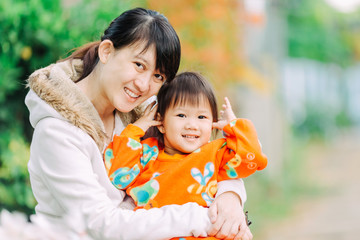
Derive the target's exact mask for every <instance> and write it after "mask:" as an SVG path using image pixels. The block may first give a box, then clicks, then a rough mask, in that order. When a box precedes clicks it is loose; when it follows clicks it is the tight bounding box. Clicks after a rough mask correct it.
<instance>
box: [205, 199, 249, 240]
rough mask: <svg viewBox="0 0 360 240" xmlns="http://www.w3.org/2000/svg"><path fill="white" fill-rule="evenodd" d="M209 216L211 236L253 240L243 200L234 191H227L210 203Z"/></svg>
mask: <svg viewBox="0 0 360 240" xmlns="http://www.w3.org/2000/svg"><path fill="white" fill-rule="evenodd" d="M209 216H210V220H211V222H212V224H213V225H212V228H211V229H210V230H209V232H208V234H209V236H214V237H216V238H219V239H236V240H251V239H252V238H253V236H252V234H251V232H250V229H249V227H248V226H247V223H246V218H245V214H244V210H243V208H242V206H241V200H240V198H239V197H238V195H237V194H235V193H233V192H225V193H223V194H221V195H220V196H218V197H217V198H216V199H215V200H214V202H213V203H212V204H211V205H210V208H209Z"/></svg>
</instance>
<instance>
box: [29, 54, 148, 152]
mask: <svg viewBox="0 0 360 240" xmlns="http://www.w3.org/2000/svg"><path fill="white" fill-rule="evenodd" d="M82 70H83V64H82V61H81V60H78V59H76V60H72V61H70V60H68V61H63V62H58V63H56V64H52V65H50V66H48V67H45V68H42V69H39V70H37V71H35V72H34V73H33V74H31V75H30V77H29V79H28V87H30V88H31V89H32V90H33V91H34V92H35V93H36V94H37V95H38V96H39V97H40V98H41V99H42V100H44V101H45V102H46V103H47V104H49V105H50V106H51V107H52V108H54V109H55V110H56V111H57V112H58V113H60V115H61V116H62V117H64V118H65V119H67V120H68V121H69V122H70V123H71V124H73V125H75V126H76V127H79V128H80V129H82V130H83V131H85V132H86V133H87V134H89V135H90V136H91V137H92V138H93V139H94V141H95V142H96V144H97V146H98V147H99V149H100V151H102V149H103V147H104V144H105V137H106V135H105V132H104V125H103V122H102V121H101V119H100V116H99V114H98V112H97V111H96V109H95V107H94V105H93V104H92V103H91V102H90V100H89V99H88V98H87V96H86V95H85V94H84V93H83V92H82V91H81V90H80V88H79V87H77V86H76V84H75V83H74V81H76V80H77V79H78V78H79V77H80V75H81V73H82ZM117 113H118V114H119V116H120V118H121V120H122V122H123V124H124V125H125V126H126V125H128V124H129V123H132V122H134V121H135V120H136V119H137V118H138V117H139V116H140V114H141V113H142V108H141V107H137V108H135V109H134V110H132V111H131V112H129V113H121V112H117Z"/></svg>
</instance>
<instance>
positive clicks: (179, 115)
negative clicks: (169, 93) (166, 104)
mask: <svg viewBox="0 0 360 240" xmlns="http://www.w3.org/2000/svg"><path fill="white" fill-rule="evenodd" d="M176 116H178V117H181V118H184V117H185V114H182V113H180V114H178V115H176Z"/></svg>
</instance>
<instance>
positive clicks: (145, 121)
mask: <svg viewBox="0 0 360 240" xmlns="http://www.w3.org/2000/svg"><path fill="white" fill-rule="evenodd" d="M156 110H157V103H156V101H154V102H152V103H150V104H149V105H148V106H147V107H146V109H145V111H144V115H142V117H141V118H139V119H138V120H137V121H136V122H134V123H133V124H134V125H135V126H138V127H139V128H141V129H142V130H143V131H144V132H146V131H147V130H148V129H149V128H150V127H152V126H159V125H161V124H162V122H161V121H157V120H155V114H156Z"/></svg>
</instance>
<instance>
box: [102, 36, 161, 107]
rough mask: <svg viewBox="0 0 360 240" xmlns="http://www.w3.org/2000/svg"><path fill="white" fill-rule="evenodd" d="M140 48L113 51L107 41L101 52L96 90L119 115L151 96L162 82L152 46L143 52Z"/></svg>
mask: <svg viewBox="0 0 360 240" xmlns="http://www.w3.org/2000/svg"><path fill="white" fill-rule="evenodd" d="M144 46H145V45H144V44H134V45H131V46H127V47H124V48H121V49H117V50H115V49H114V48H113V46H112V44H111V42H110V46H109V47H108V48H107V49H106V48H105V49H101V51H102V53H100V61H101V62H102V63H103V64H102V66H101V70H100V77H99V79H100V84H99V88H100V91H101V93H102V95H103V98H104V99H105V100H106V102H108V104H109V105H110V106H112V107H115V108H116V109H117V110H119V111H120V112H129V111H131V110H132V109H134V108H135V107H136V106H138V105H140V104H141V103H143V102H144V101H145V100H146V99H148V98H149V97H151V96H153V95H155V94H156V93H157V92H158V91H159V89H160V87H161V85H162V84H163V82H164V81H165V80H166V79H165V75H164V74H162V73H160V71H159V70H157V69H155V66H156V52H155V47H154V46H150V47H149V48H148V49H147V50H146V51H143V49H144ZM99 49H100V48H99ZM101 54H104V55H101Z"/></svg>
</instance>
